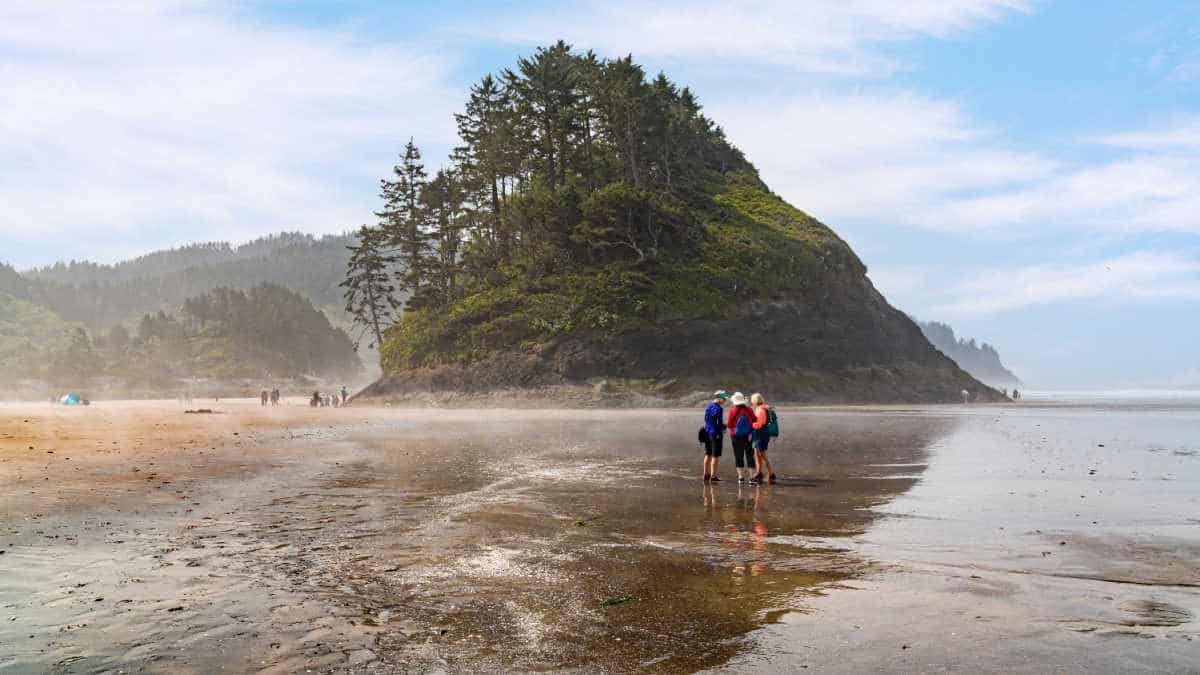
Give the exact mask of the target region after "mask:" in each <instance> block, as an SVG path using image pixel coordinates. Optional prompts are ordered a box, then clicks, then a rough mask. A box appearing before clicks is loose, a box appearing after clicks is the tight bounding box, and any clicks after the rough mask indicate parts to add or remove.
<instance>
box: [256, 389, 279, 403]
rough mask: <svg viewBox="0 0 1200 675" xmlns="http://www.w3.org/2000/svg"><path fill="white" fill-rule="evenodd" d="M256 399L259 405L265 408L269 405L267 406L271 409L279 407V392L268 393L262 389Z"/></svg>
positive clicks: (272, 390) (271, 391)
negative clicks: (269, 405)
mask: <svg viewBox="0 0 1200 675" xmlns="http://www.w3.org/2000/svg"><path fill="white" fill-rule="evenodd" d="M258 399H259V402H260V403H261V405H264V406H265V405H267V404H268V403H269V404H271V407H275V406H278V405H279V390H278V389H271V390H270V391H268V390H266V389H263V390H262V391H261V392H259V394H258Z"/></svg>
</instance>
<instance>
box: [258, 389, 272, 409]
mask: <svg viewBox="0 0 1200 675" xmlns="http://www.w3.org/2000/svg"><path fill="white" fill-rule="evenodd" d="M270 397H271V395H270V393H268V392H267V390H266V389H263V390H262V391H261V392H259V393H258V400H259V405H261V406H263V407H266V405H267V399H269V398H270Z"/></svg>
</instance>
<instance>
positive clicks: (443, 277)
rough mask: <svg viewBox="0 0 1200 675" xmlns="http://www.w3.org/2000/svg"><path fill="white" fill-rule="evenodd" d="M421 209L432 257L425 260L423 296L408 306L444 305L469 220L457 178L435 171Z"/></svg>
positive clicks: (452, 285)
mask: <svg viewBox="0 0 1200 675" xmlns="http://www.w3.org/2000/svg"><path fill="white" fill-rule="evenodd" d="M421 206H422V208H423V209H424V213H425V215H426V218H427V227H428V228H429V232H430V236H431V240H432V242H433V255H432V256H431V257H430V259H429V284H428V285H427V286H426V287H425V290H426V291H427V293H426V294H425V296H424V297H423V298H422V299H421V300H420V301H418V302H413V303H410V304H412V305H414V306H417V305H423V304H437V305H444V304H448V303H450V302H451V301H452V300H453V298H454V294H455V283H456V280H457V278H458V275H459V273H460V258H459V250H460V247H461V245H462V232H463V230H464V229H466V227H467V226H468V224H469V223H470V217H471V214H470V213H469V212H467V211H464V210H463V190H462V183H461V182H460V181H459V179H458V177H457V175H456V174H454V173H452V172H450V171H447V170H445V169H443V170H440V171H438V172H437V175H436V176H434V178H433V180H431V181H429V184H428V185H427V186H426V187H425V191H424V192H423V193H422V194H421ZM414 300H416V299H415V298H414Z"/></svg>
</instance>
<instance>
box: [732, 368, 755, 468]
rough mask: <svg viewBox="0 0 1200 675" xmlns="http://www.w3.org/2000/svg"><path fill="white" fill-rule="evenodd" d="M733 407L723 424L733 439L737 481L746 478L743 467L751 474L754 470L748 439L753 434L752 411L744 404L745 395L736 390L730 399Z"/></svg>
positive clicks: (752, 451) (752, 453)
mask: <svg viewBox="0 0 1200 675" xmlns="http://www.w3.org/2000/svg"><path fill="white" fill-rule="evenodd" d="M731 402H732V403H733V407H732V408H730V409H729V419H728V421H726V423H725V426H726V427H728V429H729V437H730V440H732V441H733V463H734V465H735V466H737V475H738V482H739V483H741V482H742V481H744V480H746V478H745V476H744V475H743V474H742V471H743V467H744V468H745V470H746V471H748V472H749V473H750V474H751V475H753V474H754V472H755V465H754V450H753V448H752V447H751V444H750V439H751V438H752V437H753V436H754V419H755V417H754V411H753V410H752V409H751V408H750V406H748V405H746V395H745V394H743V393H742V392H740V391H739V392H737V393H736V394H734V395H733V398H732V399H731Z"/></svg>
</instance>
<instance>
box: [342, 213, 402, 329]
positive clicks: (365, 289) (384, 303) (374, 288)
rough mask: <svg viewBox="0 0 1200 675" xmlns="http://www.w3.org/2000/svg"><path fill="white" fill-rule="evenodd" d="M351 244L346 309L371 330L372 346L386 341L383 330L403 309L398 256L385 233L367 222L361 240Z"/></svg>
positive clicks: (361, 231)
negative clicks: (397, 274) (390, 249)
mask: <svg viewBox="0 0 1200 675" xmlns="http://www.w3.org/2000/svg"><path fill="white" fill-rule="evenodd" d="M348 248H349V249H350V261H349V262H348V263H347V265H346V279H345V281H343V282H342V283H341V286H342V287H343V288H345V289H346V290H345V299H346V311H347V312H348V313H349V314H350V315H351V316H352V317H354V323H355V325H358V326H361V327H362V329H363V331H364V332H366V331H370V333H371V336H372V337H373V338H374V341H373V342H372V343H371V344H370V345H369V346H370V347H375V346H377V345H380V344H382V343H383V331H384V330H386V329H387V327H388V326H390V325H391V324H392V323H393V321H394V320H395V318H396V316H397V315H398V312H399V310H400V302H399V300H397V299H396V287H395V284H394V283H393V276H392V273H391V270H392V267H393V265H394V264H395V262H396V256H394V255H392V254H390V253H388V252H387V249H386V242H385V235H384V233H383V232H382V231H381V230H379V229H377V228H373V227H368V226H366V225H363V226H362V227H360V228H359V230H358V244H357V245H356V246H350V247H348ZM359 339H361V336H360V337H359ZM355 342H356V343H357V342H358V340H356V341H355Z"/></svg>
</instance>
